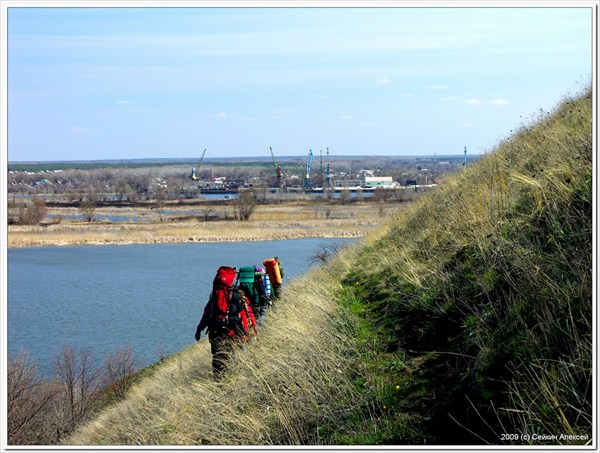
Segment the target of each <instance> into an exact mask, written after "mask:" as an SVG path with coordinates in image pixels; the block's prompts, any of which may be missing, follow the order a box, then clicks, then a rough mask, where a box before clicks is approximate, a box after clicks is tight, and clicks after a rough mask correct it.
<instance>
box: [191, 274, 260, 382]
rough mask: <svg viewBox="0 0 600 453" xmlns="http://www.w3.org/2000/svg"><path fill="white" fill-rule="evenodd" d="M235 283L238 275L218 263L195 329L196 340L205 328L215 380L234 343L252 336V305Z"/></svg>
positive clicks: (219, 374) (253, 323)
mask: <svg viewBox="0 0 600 453" xmlns="http://www.w3.org/2000/svg"><path fill="white" fill-rule="evenodd" d="M238 285H239V282H238V274H237V271H236V270H235V268H234V267H228V266H221V267H220V268H219V269H218V270H217V275H216V276H215V279H214V280H213V290H212V292H211V293H210V297H209V299H208V302H207V304H206V306H205V307H204V312H203V314H202V319H201V320H200V323H199V324H198V327H197V328H196V335H195V338H196V341H199V340H200V338H201V336H202V331H203V330H204V329H206V328H208V339H209V341H210V350H211V353H212V355H213V359H212V368H213V376H214V378H215V379H219V378H220V377H221V375H222V374H223V372H224V371H225V369H226V367H227V361H228V359H229V358H230V356H231V354H232V353H233V351H234V345H235V344H236V343H238V344H239V343H242V342H244V341H248V339H249V335H251V334H254V336H256V333H257V332H256V320H255V318H254V314H253V313H252V307H251V306H250V302H249V301H248V298H247V297H246V294H245V293H244V291H243V290H240V289H239V286H238Z"/></svg>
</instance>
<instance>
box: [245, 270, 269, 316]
mask: <svg viewBox="0 0 600 453" xmlns="http://www.w3.org/2000/svg"><path fill="white" fill-rule="evenodd" d="M263 274H264V270H262V269H259V268H256V267H255V266H244V267H240V273H239V276H240V277H239V279H240V289H242V290H243V291H244V292H245V293H246V295H247V296H248V300H250V305H251V307H252V312H253V313H254V317H255V318H256V321H257V323H258V325H259V326H260V325H262V324H263V323H264V321H265V318H266V314H267V307H268V306H269V303H270V299H269V297H267V293H266V290H265V286H264V285H263Z"/></svg>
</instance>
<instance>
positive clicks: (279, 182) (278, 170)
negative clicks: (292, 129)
mask: <svg viewBox="0 0 600 453" xmlns="http://www.w3.org/2000/svg"><path fill="white" fill-rule="evenodd" d="M269 149H270V150H271V157H272V158H273V167H274V168H275V177H276V178H277V187H279V188H280V189H281V188H283V170H282V168H281V165H278V164H277V162H276V161H275V155H274V154H273V148H271V147H270V146H269Z"/></svg>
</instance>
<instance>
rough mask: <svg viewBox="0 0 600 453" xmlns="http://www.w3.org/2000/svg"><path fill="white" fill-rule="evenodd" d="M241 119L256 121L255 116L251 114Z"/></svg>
mask: <svg viewBox="0 0 600 453" xmlns="http://www.w3.org/2000/svg"><path fill="white" fill-rule="evenodd" d="M242 121H256V118H254V117H253V116H246V117H244V118H242Z"/></svg>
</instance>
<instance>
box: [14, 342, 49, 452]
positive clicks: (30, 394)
mask: <svg viewBox="0 0 600 453" xmlns="http://www.w3.org/2000/svg"><path fill="white" fill-rule="evenodd" d="M6 371H7V376H6V377H7V380H6V383H7V395H6V396H7V398H6V400H7V401H6V403H7V440H8V443H9V444H11V445H15V444H29V443H43V442H44V434H45V430H44V427H45V425H47V424H46V423H45V422H46V419H47V412H48V409H49V407H50V406H51V405H52V401H53V399H54V397H55V396H56V389H55V388H54V387H53V386H51V385H49V384H48V383H47V382H45V381H43V380H41V379H39V378H38V377H37V374H38V371H37V367H36V366H35V364H33V363H32V362H31V361H30V360H29V357H28V356H27V355H26V354H25V353H24V352H22V353H20V354H19V355H18V356H16V357H9V358H8V363H7V370H6Z"/></svg>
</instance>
